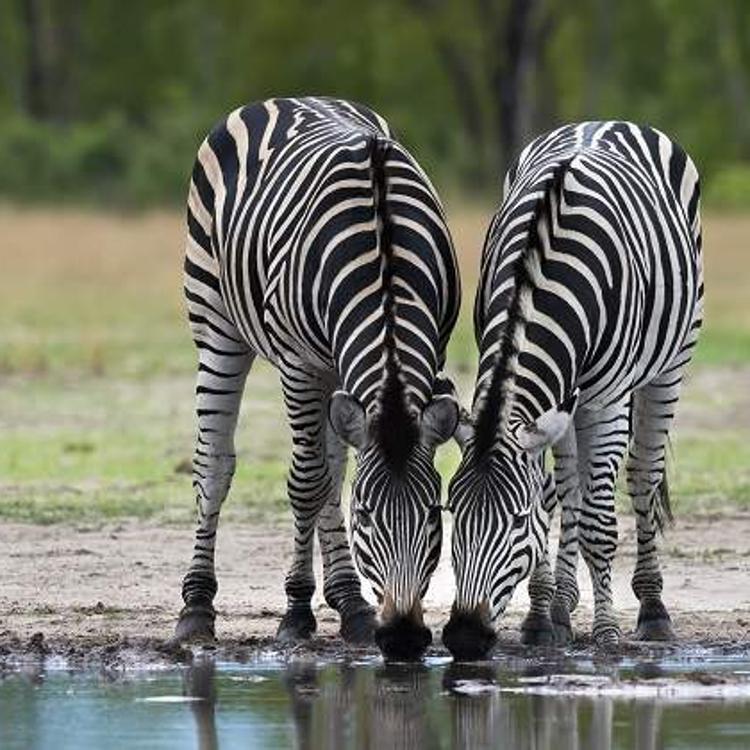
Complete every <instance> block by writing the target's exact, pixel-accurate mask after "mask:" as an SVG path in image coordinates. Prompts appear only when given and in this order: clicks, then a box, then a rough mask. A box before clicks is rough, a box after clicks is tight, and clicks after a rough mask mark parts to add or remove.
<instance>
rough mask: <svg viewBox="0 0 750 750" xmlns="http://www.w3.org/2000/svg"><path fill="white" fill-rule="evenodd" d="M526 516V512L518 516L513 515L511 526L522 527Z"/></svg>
mask: <svg viewBox="0 0 750 750" xmlns="http://www.w3.org/2000/svg"><path fill="white" fill-rule="evenodd" d="M527 518H528V514H526V513H523V514H521V515H518V516H513V528H514V529H522V528H523V527H524V526H525V525H526V519H527Z"/></svg>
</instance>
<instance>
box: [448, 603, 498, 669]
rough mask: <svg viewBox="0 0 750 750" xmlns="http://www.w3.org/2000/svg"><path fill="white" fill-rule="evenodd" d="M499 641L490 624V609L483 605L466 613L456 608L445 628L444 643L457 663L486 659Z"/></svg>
mask: <svg viewBox="0 0 750 750" xmlns="http://www.w3.org/2000/svg"><path fill="white" fill-rule="evenodd" d="M496 641H497V635H496V634H495V630H494V628H493V627H492V626H491V624H490V618H489V607H488V606H487V604H486V603H482V604H480V605H479V606H477V607H475V608H474V609H471V610H468V611H465V610H459V609H456V608H455V607H454V608H453V610H452V612H451V617H450V620H448V623H447V624H446V626H445V627H444V628H443V643H444V644H445V647H446V648H447V649H448V651H450V652H451V654H452V655H453V658H454V659H455V660H456V661H480V660H482V659H486V658H487V657H488V656H489V654H490V652H491V651H492V648H493V647H494V645H495V642H496Z"/></svg>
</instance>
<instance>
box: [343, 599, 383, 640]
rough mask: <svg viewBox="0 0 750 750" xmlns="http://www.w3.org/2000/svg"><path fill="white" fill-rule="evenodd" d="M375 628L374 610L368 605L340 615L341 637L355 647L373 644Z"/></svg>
mask: <svg viewBox="0 0 750 750" xmlns="http://www.w3.org/2000/svg"><path fill="white" fill-rule="evenodd" d="M376 626H377V619H376V617H375V610H374V609H373V608H372V607H370V606H369V605H366V606H364V607H363V608H361V609H358V610H356V611H354V612H351V613H347V614H342V615H341V631H340V632H341V637H342V638H343V639H344V640H345V641H346V642H347V643H351V644H352V645H355V646H366V645H370V644H374V643H375V627H376Z"/></svg>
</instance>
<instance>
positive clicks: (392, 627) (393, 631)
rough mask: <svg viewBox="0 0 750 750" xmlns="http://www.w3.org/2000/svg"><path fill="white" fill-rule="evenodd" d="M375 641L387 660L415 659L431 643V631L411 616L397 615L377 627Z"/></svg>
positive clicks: (419, 656)
mask: <svg viewBox="0 0 750 750" xmlns="http://www.w3.org/2000/svg"><path fill="white" fill-rule="evenodd" d="M375 643H377V644H378V648H379V649H380V650H381V652H382V653H383V656H384V657H385V658H386V660H388V661H416V660H417V659H420V658H421V657H422V654H424V652H425V651H426V650H427V647H428V646H429V645H430V644H431V643H432V633H431V632H430V630H429V628H426V627H425V626H424V625H422V624H421V623H419V622H415V621H414V620H413V619H412V618H410V617H406V616H404V615H398V616H396V617H394V618H392V619H390V620H388V621H387V622H386V623H385V624H383V625H381V626H380V627H379V628H377V630H376V631H375Z"/></svg>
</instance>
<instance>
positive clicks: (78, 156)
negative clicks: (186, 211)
mask: <svg viewBox="0 0 750 750" xmlns="http://www.w3.org/2000/svg"><path fill="white" fill-rule="evenodd" d="M210 124H211V121H210V119H208V120H206V118H203V119H201V118H198V117H196V116H195V115H192V116H185V111H184V110H183V109H181V108H179V109H175V110H169V111H167V112H166V113H164V114H158V115H156V116H155V117H154V118H153V119H152V121H151V122H149V123H146V124H144V125H142V126H135V125H133V124H129V123H127V122H126V121H125V120H124V119H123V118H122V117H120V116H118V115H116V114H110V115H107V116H106V117H103V118H101V119H100V120H96V121H90V122H79V123H75V124H71V125H60V124H54V123H43V122H38V121H35V120H32V119H29V118H25V117H11V118H6V119H3V120H0V198H2V199H6V200H13V201H20V202H30V203H50V202H54V203H92V204H95V205H102V204H109V205H112V204H114V205H118V206H138V207H142V206H146V205H160V204H175V203H180V202H182V201H183V200H184V199H185V195H186V193H187V183H188V178H189V175H190V170H191V169H192V164H193V159H194V158H195V153H196V151H197V148H198V145H199V143H200V141H201V139H202V138H203V136H204V134H205V132H206V131H207V130H208V127H210Z"/></svg>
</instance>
